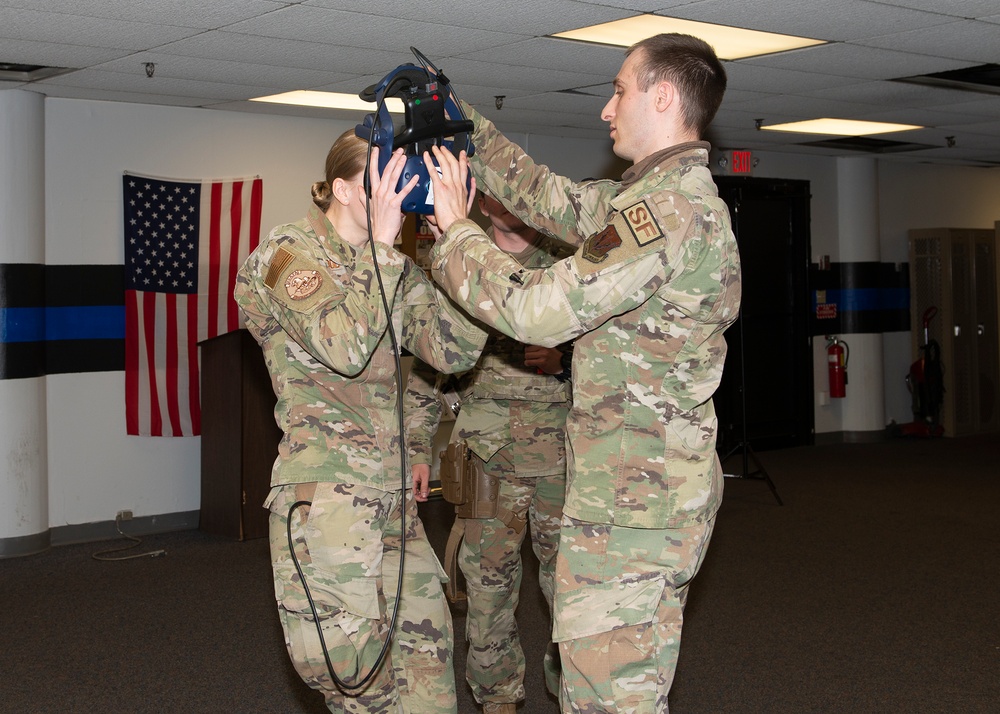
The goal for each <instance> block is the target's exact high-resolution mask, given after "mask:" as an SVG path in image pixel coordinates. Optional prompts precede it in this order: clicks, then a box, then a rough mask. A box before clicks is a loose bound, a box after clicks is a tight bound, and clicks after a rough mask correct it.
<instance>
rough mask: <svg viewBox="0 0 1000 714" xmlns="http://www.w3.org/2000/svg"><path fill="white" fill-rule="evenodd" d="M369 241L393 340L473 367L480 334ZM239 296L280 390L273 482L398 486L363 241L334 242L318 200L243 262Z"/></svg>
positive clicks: (388, 394)
mask: <svg viewBox="0 0 1000 714" xmlns="http://www.w3.org/2000/svg"><path fill="white" fill-rule="evenodd" d="M375 248H376V253H377V255H378V268H379V271H380V273H381V275H382V282H383V284H384V286H385V291H386V295H387V297H388V302H389V304H390V305H391V306H392V323H393V328H394V330H395V333H396V335H397V339H398V340H399V343H400V345H401V346H402V347H405V348H406V349H408V350H410V351H411V352H413V353H414V354H416V355H419V356H420V357H421V358H422V359H424V360H425V361H427V362H428V363H430V364H433V365H434V366H435V367H436V368H437V369H439V370H442V371H444V372H456V371H465V370H468V369H469V368H470V367H472V366H473V365H474V364H475V363H476V360H477V358H478V357H479V353H480V350H481V349H482V346H483V344H484V342H485V340H486V333H485V332H483V331H482V330H480V329H478V328H477V327H474V326H473V325H472V324H471V323H470V322H469V320H468V318H466V317H465V316H464V315H463V313H462V312H461V311H460V310H458V309H457V308H455V307H454V306H453V305H451V304H450V303H449V301H448V300H447V298H445V297H444V296H443V295H441V294H440V293H439V292H438V291H437V290H436V289H435V287H434V285H433V284H432V283H431V282H430V280H428V278H427V276H426V274H425V273H424V271H423V270H421V269H420V268H418V267H417V266H416V265H415V264H414V263H413V261H412V260H410V259H409V258H407V257H406V256H405V255H403V254H402V253H400V252H398V251H397V250H395V249H393V248H389V247H387V246H384V245H382V244H379V243H376V246H375ZM234 294H235V297H236V302H237V304H238V305H239V306H240V309H241V310H242V311H243V315H244V316H245V318H246V323H247V329H248V330H249V331H250V333H251V334H252V335H253V336H254V338H256V340H257V342H259V343H260V345H261V348H262V349H263V351H264V359H265V361H266V363H267V368H268V370H269V371H270V373H271V384H272V386H273V387H274V392H275V394H276V395H277V397H278V400H277V404H276V405H275V408H274V414H275V419H276V421H277V422H278V426H279V427H281V430H282V431H283V432H284V436H283V437H282V438H281V442H280V444H279V446H278V458H277V460H276V461H275V463H274V469H273V471H272V474H271V485H272V486H278V485H284V484H289V483H302V482H310V481H339V482H342V483H351V484H359V485H363V486H370V487H373V488H378V489H382V490H386V491H393V490H397V489H399V488H400V486H401V484H402V481H401V474H400V472H399V471H400V453H399V452H400V448H401V444H400V434H399V420H398V416H397V415H398V412H397V408H398V401H399V400H398V399H397V395H398V392H397V390H396V384H395V363H394V359H393V354H392V344H391V341H390V338H389V335H388V332H387V327H388V324H387V320H386V315H385V309H384V307H383V304H382V297H381V294H380V292H379V286H378V282H377V279H376V277H375V274H374V265H373V262H372V256H371V248H370V246H369V245H367V244H366V245H365V246H363V247H362V248H355V247H354V246H352V245H351V244H349V243H347V242H346V241H344V240H341V239H340V237H339V236H337V234H336V233H335V232H334V229H333V226H332V225H331V224H330V222H329V220H327V218H326V216H324V215H323V213H322V212H321V211H319V210H318V209H313V210H312V211H310V214H309V217H308V218H306V219H304V220H302V221H299V222H297V223H293V224H288V225H283V226H278V227H277V228H275V229H274V230H273V231H271V234H270V235H269V236H268V237H267V238H266V239H265V240H264V241H262V242H261V244H260V245H259V246H258V247H257V249H256V250H255V251H254V252H253V253H252V254H251V255H250V257H249V258H247V261H246V262H245V263H244V264H243V267H242V268H241V269H240V271H239V275H238V276H237V283H236V290H235V293H234ZM406 471H407V473H406V479H407V480H408V481H409V479H410V474H409V468H407V469H406Z"/></svg>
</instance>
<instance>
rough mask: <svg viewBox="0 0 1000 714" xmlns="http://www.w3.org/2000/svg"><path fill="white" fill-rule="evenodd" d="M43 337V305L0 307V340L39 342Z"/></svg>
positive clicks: (6, 341) (7, 341) (5, 342)
mask: <svg viewBox="0 0 1000 714" xmlns="http://www.w3.org/2000/svg"><path fill="white" fill-rule="evenodd" d="M44 339H45V308H44V307H2V308H0V342H3V343H4V344H8V343H11V342H39V341H41V340H44Z"/></svg>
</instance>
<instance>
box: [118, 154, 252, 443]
mask: <svg viewBox="0 0 1000 714" xmlns="http://www.w3.org/2000/svg"><path fill="white" fill-rule="evenodd" d="M262 195H263V183H262V181H261V179H260V178H257V177H255V178H249V179H235V180H226V181H183V180H174V179H163V178H154V177H150V176H141V175H138V174H133V173H126V174H125V175H124V176H123V177H122V196H123V199H124V201H123V204H124V213H125V422H126V429H127V433H129V434H134V435H139V436H197V435H198V434H200V433H201V399H200V393H201V389H200V373H199V369H198V366H199V359H198V343H199V342H201V341H202V340H206V339H209V338H211V337H215V336H217V335H222V334H225V333H227V332H232V331H233V330H237V329H239V328H240V327H242V317H241V316H240V314H239V310H238V309H237V306H236V302H235V301H234V300H233V288H234V287H235V286H236V272H237V271H238V270H239V268H240V266H241V265H242V263H243V261H244V260H246V257H247V256H248V255H249V254H250V253H251V251H253V249H254V248H256V247H257V244H258V242H259V241H260V210H261V200H262Z"/></svg>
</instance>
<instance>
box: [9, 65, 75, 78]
mask: <svg viewBox="0 0 1000 714" xmlns="http://www.w3.org/2000/svg"><path fill="white" fill-rule="evenodd" d="M73 70H74V68H73V67H46V66H45V65H41V64H18V63H17V62H0V81H8V82H34V81H36V80H39V79H45V78H46V77H55V76H57V75H60V74H66V73H67V72H72V71H73Z"/></svg>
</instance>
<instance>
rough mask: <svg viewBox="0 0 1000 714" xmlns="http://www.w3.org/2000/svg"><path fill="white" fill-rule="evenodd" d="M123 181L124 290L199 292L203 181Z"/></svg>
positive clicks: (146, 179) (128, 179)
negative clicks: (200, 221) (200, 217)
mask: <svg viewBox="0 0 1000 714" xmlns="http://www.w3.org/2000/svg"><path fill="white" fill-rule="evenodd" d="M124 183H125V196H124V198H125V268H126V270H125V273H126V274H125V282H126V288H127V289H129V290H141V291H146V292H158V293H176V294H195V293H197V292H198V226H199V216H198V214H199V206H200V205H201V184H200V183H185V182H179V181H160V180H155V179H148V178H143V177H138V176H131V177H126V179H125V182H124Z"/></svg>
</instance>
